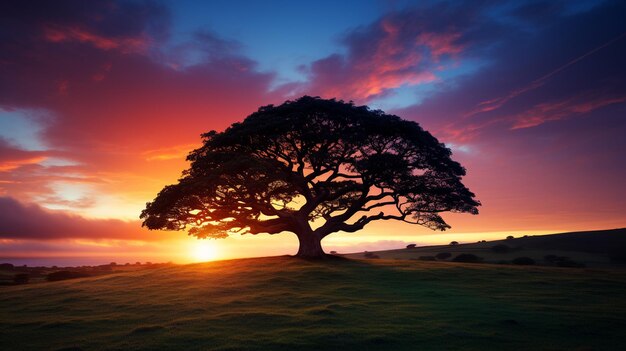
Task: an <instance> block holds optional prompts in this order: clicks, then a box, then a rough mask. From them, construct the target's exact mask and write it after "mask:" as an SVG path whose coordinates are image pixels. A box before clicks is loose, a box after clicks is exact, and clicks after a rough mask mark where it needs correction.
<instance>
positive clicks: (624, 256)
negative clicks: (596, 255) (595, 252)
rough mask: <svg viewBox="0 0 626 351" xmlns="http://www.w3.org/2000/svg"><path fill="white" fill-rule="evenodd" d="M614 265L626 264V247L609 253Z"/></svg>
mask: <svg viewBox="0 0 626 351" xmlns="http://www.w3.org/2000/svg"><path fill="white" fill-rule="evenodd" d="M609 258H610V259H611V262H612V263H626V247H618V248H614V249H612V250H611V251H610V252H609Z"/></svg>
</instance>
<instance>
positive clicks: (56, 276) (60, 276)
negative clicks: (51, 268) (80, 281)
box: [46, 271, 89, 282]
mask: <svg viewBox="0 0 626 351" xmlns="http://www.w3.org/2000/svg"><path fill="white" fill-rule="evenodd" d="M84 277H89V274H87V273H83V272H74V271H58V272H52V273H50V274H48V276H47V277H46V279H47V280H48V281H49V282H55V281H58V280H66V279H76V278H84Z"/></svg>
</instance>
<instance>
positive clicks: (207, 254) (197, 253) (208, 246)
mask: <svg viewBox="0 0 626 351" xmlns="http://www.w3.org/2000/svg"><path fill="white" fill-rule="evenodd" d="M192 256H193V260H194V261H196V262H205V261H211V260H214V259H215V257H216V256H217V250H216V249H215V245H213V244H212V243H211V242H209V241H207V240H202V241H200V242H198V243H195V244H194V245H193V247H192Z"/></svg>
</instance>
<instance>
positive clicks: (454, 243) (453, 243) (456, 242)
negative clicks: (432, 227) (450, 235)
mask: <svg viewBox="0 0 626 351" xmlns="http://www.w3.org/2000/svg"><path fill="white" fill-rule="evenodd" d="M458 244H459V242H458V241H451V242H450V245H452V246H454V245H458Z"/></svg>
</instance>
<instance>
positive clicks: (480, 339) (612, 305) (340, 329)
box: [0, 257, 626, 351]
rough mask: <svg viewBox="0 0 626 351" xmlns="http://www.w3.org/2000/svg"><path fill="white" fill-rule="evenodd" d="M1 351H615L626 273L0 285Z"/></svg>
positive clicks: (382, 271)
mask: <svg viewBox="0 0 626 351" xmlns="http://www.w3.org/2000/svg"><path fill="white" fill-rule="evenodd" d="M0 289H1V290H0V291H1V293H0V316H1V318H0V345H2V349H6V350H74V351H77V350H342V349H343V350H415V349H420V350H494V349H504V350H583V349H593V350H614V349H617V348H619V347H621V346H623V344H624V341H626V340H625V337H624V336H623V330H624V328H626V317H625V316H626V301H625V300H624V296H626V271H625V270H591V269H568V268H546V267H517V266H500V265H484V264H457V263H449V262H421V261H409V260H406V261H399V260H396V261H390V260H367V261H366V260H347V259H340V258H337V259H331V260H328V261H324V262H309V261H303V260H300V259H295V258H291V257H272V258H261V259H242V260H230V261H219V262H213V263H205V264H194V265H186V266H167V267H162V268H157V269H149V270H138V271H129V272H121V273H114V274H109V275H103V276H97V277H90V278H80V279H74V280H66V281H58V282H42V283H36V284H27V285H16V286H5V287H0Z"/></svg>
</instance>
